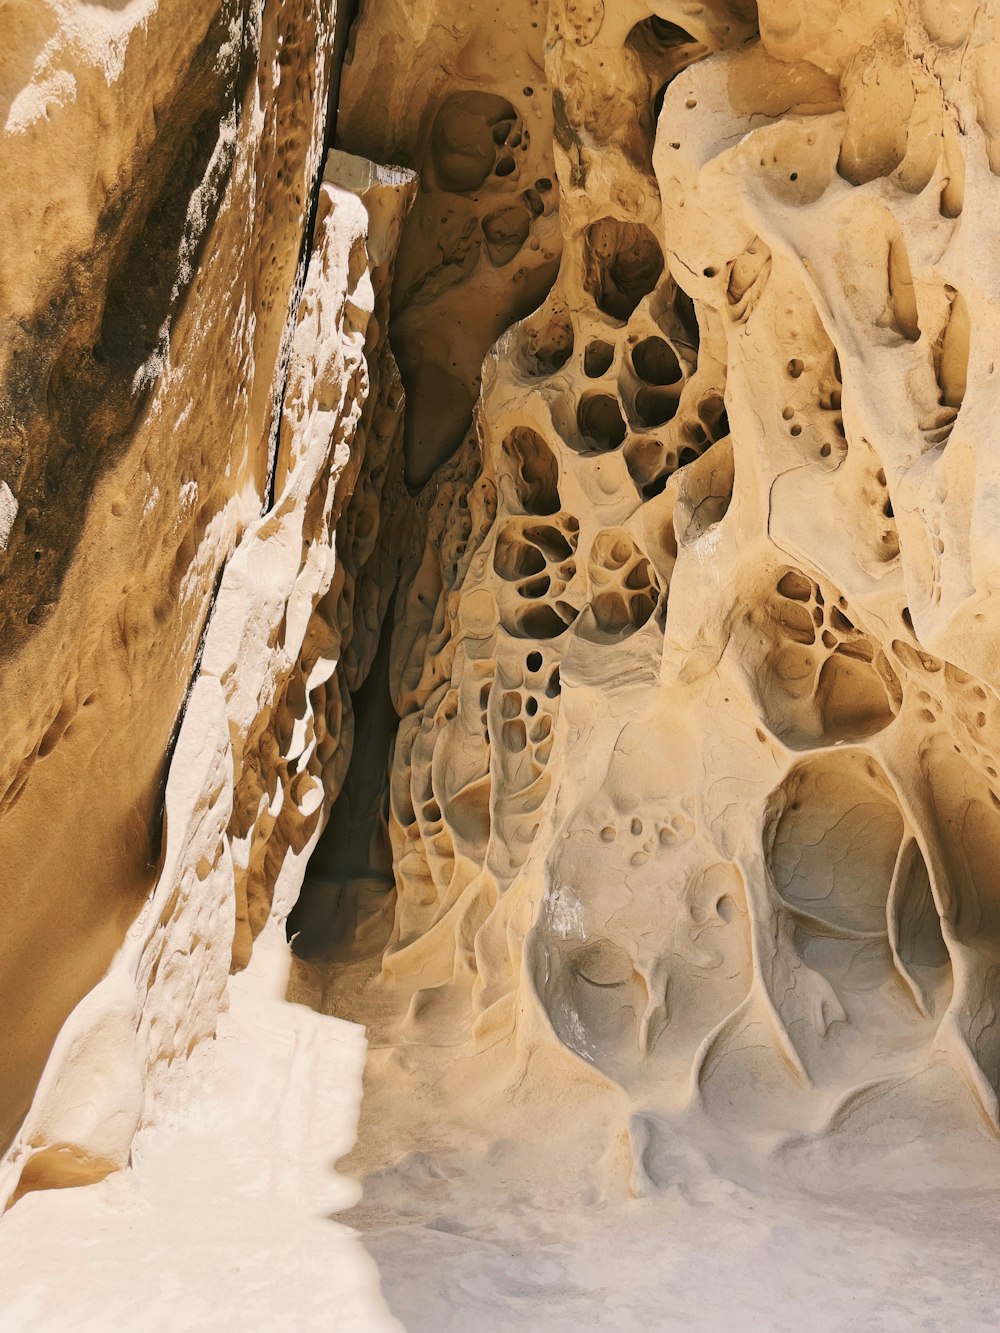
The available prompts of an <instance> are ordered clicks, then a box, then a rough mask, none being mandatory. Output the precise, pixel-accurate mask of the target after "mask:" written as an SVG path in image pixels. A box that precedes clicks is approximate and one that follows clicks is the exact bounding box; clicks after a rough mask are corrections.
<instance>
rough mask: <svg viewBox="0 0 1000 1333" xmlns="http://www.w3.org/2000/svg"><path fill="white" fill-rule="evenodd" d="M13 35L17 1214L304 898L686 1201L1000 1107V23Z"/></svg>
mask: <svg viewBox="0 0 1000 1333" xmlns="http://www.w3.org/2000/svg"><path fill="white" fill-rule="evenodd" d="M139 8H142V13H141V14H139V13H138V9H139ZM195 8H197V7H195ZM0 12H2V13H4V14H5V15H6V16H7V17H6V19H5V21H6V22H8V23H9V24H11V25H12V31H14V32H15V34H16V41H15V42H14V43H13V44H12V47H11V51H12V54H11V53H8V54H7V55H6V57H5V59H6V61H7V66H6V68H5V69H4V71H3V73H2V76H0V96H3V97H5V98H6V99H7V102H6V107H5V111H6V129H5V133H4V136H3V138H2V139H0V171H2V172H3V176H4V179H5V180H6V181H7V182H8V189H7V190H6V191H5V192H4V199H5V200H6V202H5V203H4V205H2V207H3V208H4V209H5V210H6V211H5V212H3V213H0V235H2V236H5V237H10V236H13V237H15V238H18V239H17V243H16V244H15V245H12V246H11V247H10V248H9V249H7V250H5V251H4V253H5V255H6V256H7V258H6V260H4V261H0V263H3V265H4V267H3V268H2V269H0V301H2V306H0V317H2V319H3V329H4V333H3V338H2V341H0V383H2V385H3V395H4V396H3V398H2V399H0V427H2V429H3V432H4V436H3V449H4V453H3V459H4V469H5V471H4V474H3V478H2V481H0V533H2V536H3V561H4V564H3V570H2V578H3V587H4V589H5V592H6V596H5V598H4V603H3V615H4V619H3V627H2V636H3V639H2V644H0V649H2V651H3V653H4V661H5V668H6V669H5V671H4V681H3V685H2V690H0V710H2V716H3V719H4V726H5V736H6V738H7V744H6V746H5V750H4V757H3V762H4V767H3V772H4V774H5V777H4V782H3V790H4V793H5V794H4V796H3V798H2V800H3V804H2V806H0V847H2V854H3V863H4V865H5V868H6V881H7V885H8V888H7V893H6V895H5V899H4V904H3V909H2V910H3V913H4V923H5V925H4V934H3V945H2V949H3V953H2V954H0V987H2V992H0V993H2V995H3V1001H4V1006H5V1010H6V1011H7V1012H8V1013H10V1014H11V1015H13V1019H14V1021H12V1022H11V1023H10V1024H9V1026H8V1029H7V1032H6V1034H5V1036H4V1037H3V1039H2V1040H3V1042H4V1043H5V1044H4V1045H3V1046H2V1047H0V1051H2V1054H0V1060H2V1062H3V1065H4V1067H5V1069H6V1070H7V1071H9V1072H8V1073H7V1074H6V1075H5V1077H4V1080H3V1088H4V1098H5V1100H4V1103H3V1105H4V1110H3V1126H4V1130H3V1133H4V1137H5V1139H7V1140H13V1146H12V1148H11V1150H10V1153H9V1154H8V1158H7V1167H6V1170H7V1179H6V1183H5V1186H4V1188H5V1198H9V1197H13V1196H14V1195H15V1194H16V1193H17V1192H18V1191H24V1190H26V1189H29V1188H33V1187H36V1186H38V1185H42V1184H51V1183H67V1182H69V1181H72V1180H74V1179H91V1178H94V1177H96V1176H100V1175H101V1174H103V1173H105V1172H106V1171H108V1170H109V1169H111V1168H112V1167H114V1166H118V1165H121V1164H123V1163H124V1162H125V1161H126V1160H127V1158H128V1153H129V1145H130V1143H131V1140H132V1135H133V1133H134V1132H135V1129H136V1127H137V1126H138V1125H140V1124H142V1123H145V1122H146V1121H148V1120H149V1119H150V1118H151V1117H153V1109H154V1108H155V1106H156V1105H157V1104H158V1099H159V1098H161V1097H162V1095H163V1086H164V1082H165V1080H164V1077H163V1075H164V1073H165V1071H166V1070H167V1069H168V1068H169V1066H170V1065H171V1064H172V1063H173V1062H174V1061H178V1060H183V1058H184V1057H185V1055H186V1054H187V1053H188V1052H189V1051H190V1050H191V1049H192V1048H193V1046H194V1045H196V1044H197V1043H198V1042H199V1041H201V1040H202V1039H203V1038H204V1037H206V1036H208V1035H210V1034H211V1033H212V1032H213V1031H214V1025H215V1019H216V1014H217V1011H218V1008H219V1005H220V1003H222V1000H223V995H224V992H225V987H226V976H227V974H228V972H229V970H230V967H233V968H235V969H239V968H241V967H243V966H244V965H245V964H246V963H247V961H248V959H249V957H250V954H251V950H252V946H253V940H254V938H255V936H256V935H257V934H258V933H259V932H260V930H261V929H262V928H263V926H264V923H265V922H266V921H267V920H268V919H269V917H271V916H274V917H276V918H277V919H278V920H279V921H284V919H285V918H286V917H287V916H288V914H289V913H291V916H290V918H289V933H290V935H291V936H292V937H293V945H294V948H295V950H296V953H297V954H298V956H299V960H300V961H299V963H298V965H297V968H296V976H295V981H294V985H293V989H292V992H291V994H292V995H293V996H294V997H295V998H300V999H305V1000H307V1001H308V1002H310V1003H312V1004H313V1005H314V1006H315V1007H317V1008H319V1009H320V1010H323V1011H326V1012H330V1013H336V1014H338V1015H341V1016H350V1017H352V1018H355V1019H357V1020H358V1021H360V1022H363V1023H365V1024H367V1025H368V1026H369V1028H370V1033H371V1037H372V1040H373V1042H374V1043H375V1044H376V1045H378V1046H380V1047H385V1048H389V1049H390V1050H397V1051H398V1050H400V1049H402V1048H404V1047H405V1048H406V1049H407V1058H408V1059H410V1058H414V1059H417V1060H418V1061H419V1057H412V1052H413V1051H421V1050H426V1051H433V1050H435V1049H438V1048H440V1047H448V1048H458V1049H460V1051H461V1053H463V1054H464V1055H465V1056H466V1057H468V1058H469V1059H471V1058H473V1057H474V1055H475V1054H476V1053H477V1052H484V1051H491V1052H492V1053H493V1054H492V1056H491V1059H492V1060H493V1061H494V1062H495V1064H496V1065H497V1066H498V1067H499V1069H500V1073H499V1074H498V1075H497V1077H498V1078H499V1080H500V1083H501V1084H503V1085H504V1086H506V1087H511V1086H513V1085H515V1084H516V1085H517V1086H518V1087H520V1086H521V1084H523V1083H525V1081H527V1082H528V1083H529V1084H530V1083H531V1081H532V1080H539V1079H550V1080H556V1081H558V1080H560V1079H563V1080H567V1081H568V1083H573V1082H575V1083H576V1084H579V1083H581V1081H582V1082H583V1083H584V1084H586V1085H587V1086H588V1087H590V1088H593V1089H598V1090H600V1091H601V1092H602V1093H606V1094H607V1096H608V1097H609V1098H610V1099H611V1100H612V1101H613V1102H614V1105H615V1106H616V1107H621V1106H627V1107H628V1108H629V1109H628V1115H629V1117H630V1118H629V1120H628V1126H629V1128H628V1134H627V1137H628V1147H627V1153H628V1158H629V1165H628V1168H627V1171H626V1174H627V1175H628V1176H629V1179H630V1180H631V1182H632V1185H631V1187H630V1188H632V1189H633V1191H634V1192H639V1193H641V1192H643V1191H644V1190H645V1189H647V1188H653V1187H654V1186H655V1184H656V1183H657V1182H656V1173H655V1170H653V1168H652V1167H651V1166H650V1165H649V1164H650V1162H652V1161H653V1160H654V1158H655V1152H653V1150H652V1149H651V1148H650V1137H651V1135H655V1130H654V1128H651V1126H654V1127H655V1125H656V1124H657V1123H659V1121H658V1120H657V1117H664V1118H667V1119H669V1118H670V1117H675V1118H676V1117H680V1116H688V1117H690V1116H692V1115H703V1116H704V1118H705V1119H706V1120H707V1121H708V1122H712V1123H717V1124H722V1125H724V1126H737V1125H738V1127H739V1131H740V1132H741V1133H743V1134H746V1135H748V1136H751V1137H755V1138H757V1139H758V1140H760V1141H763V1142H767V1143H768V1144H772V1145H773V1144H775V1143H778V1142H786V1143H787V1142H790V1141H792V1139H793V1138H794V1137H795V1136H797V1135H803V1134H807V1135H808V1134H816V1133H820V1132H823V1133H825V1132H830V1131H834V1130H842V1129H844V1128H845V1127H847V1128H850V1127H851V1126H852V1125H855V1124H860V1123H863V1124H869V1123H871V1122H872V1121H874V1120H878V1119H879V1118H880V1117H881V1118H883V1119H887V1118H890V1117H892V1116H897V1115H906V1116H907V1117H912V1118H915V1119H916V1120H917V1121H921V1120H923V1121H926V1122H927V1123H934V1124H938V1125H940V1124H946V1123H949V1122H950V1121H954V1122H956V1123H957V1122H961V1123H962V1124H965V1123H967V1122H970V1121H974V1120H975V1118H976V1117H977V1116H981V1117H982V1118H983V1120H984V1121H985V1123H987V1124H988V1125H989V1126H991V1128H992V1130H993V1132H1000V1100H998V1097H1000V1036H998V1022H997V1020H998V1005H1000V973H998V967H997V961H996V959H997V939H998V938H1000V935H998V932H1000V915H998V913H997V912H996V911H994V907H993V899H994V898H997V897H998V890H997V884H996V881H997V877H998V874H1000V858H998V854H997V851H996V848H997V846H998V845H1000V776H998V770H1000V754H998V752H997V746H996V744H995V743H994V742H993V741H992V739H991V738H992V735H993V731H994V729H995V728H996V726H997V725H998V723H1000V703H998V693H997V691H998V689H1000V668H998V666H997V663H998V661H1000V656H998V653H1000V643H998V632H1000V613H998V611H997V607H996V604H995V601H996V594H995V592H994V589H995V587H996V586H997V583H998V580H1000V543H998V538H997V535H996V532H995V528H996V523H995V510H996V503H995V494H996V481H995V479H994V478H993V475H992V469H993V461H992V453H993V446H992V442H991V441H992V430H993V427H992V415H993V414H992V399H993V395H994V392H995V383H994V379H995V375H996V366H997V364H998V363H1000V347H994V342H995V341H996V328H997V320H996V318H995V311H994V309H993V307H994V303H995V301H996V300H997V293H996V292H995V290H994V289H995V288H996V286H997V283H998V276H997V265H996V263H995V249H996V247H995V243H994V231H995V229H996V225H997V224H996V218H997V217H998V216H1000V212H998V203H1000V100H998V97H1000V94H998V91H997V89H998V88H1000V55H998V53H1000V14H998V13H996V12H994V9H993V6H992V5H985V6H983V5H978V6H974V5H971V4H965V3H946V2H945V0H940V2H939V0H898V2H897V3H893V4H889V5H878V4H874V3H872V0H846V3H839V4H837V5H833V4H829V3H827V0H821V2H820V3H811V4H806V3H805V0H761V3H760V5H759V12H758V9H757V8H755V6H754V5H753V4H752V3H751V2H750V0H712V3H704V4H702V3H694V2H693V0H690V2H689V0H616V3H614V4H612V3H605V2H604V0H548V3H544V2H543V0H512V3H510V4H508V5H506V6H504V7H502V8H501V7H499V6H497V7H492V8H491V7H487V8H486V9H485V10H480V9H479V8H477V7H475V6H473V7H470V6H469V5H467V4H457V3H453V0H364V2H363V3H362V5H361V7H360V12H359V14H358V16H357V19H356V21H355V25H354V28H353V31H352V33H351V37H350V41H349V44H348V46H347V49H346V53H345V54H344V60H343V68H342V70H341V69H339V68H337V66H338V65H339V55H338V50H339V48H338V47H337V46H336V45H335V43H334V27H335V24H334V18H335V15H334V14H333V12H332V8H331V6H330V5H328V4H324V3H321V0H287V3H285V4H276V3H272V0H254V2H253V3H249V2H248V3H247V4H245V5H243V6H242V7H238V6H236V5H235V4H230V3H228V0H215V2H214V3H213V4H212V5H211V6H209V7H208V9H206V10H205V11H204V12H202V10H201V9H199V10H198V15H197V22H196V21H195V18H194V9H193V8H192V6H190V5H185V4H183V3H181V0H172V2H170V3H168V0H160V3H159V5H158V6H155V5H153V4H149V5H147V6H145V7H141V6H137V4H136V3H135V0H133V4H131V5H129V6H126V7H125V8H124V9H122V10H114V9H112V10H109V11H102V14H101V18H100V20H98V19H97V18H95V17H93V16H91V17H90V18H89V19H87V20H86V21H84V20H83V19H80V20H79V22H78V21H77V20H76V19H73V18H72V17H69V18H66V17H63V18H59V16H58V13H57V9H56V7H52V8H50V7H49V6H48V5H46V6H42V7H39V6H38V5H36V4H35V3H34V0H7V3H6V5H3V6H0ZM341 18H342V19H343V18H344V15H343V14H342V16H341ZM343 35H344V23H343V22H342V23H341V37H343ZM165 53H169V59H168V58H167V56H166V54H165ZM332 67H333V68H334V71H335V73H336V74H337V76H338V77H339V78H340V80H341V83H340V94H339V110H338V114H337V145H338V148H337V150H336V151H334V152H333V153H331V155H330V156H329V157H328V158H327V164H326V169H325V173H324V174H322V179H321V180H320V179H319V177H320V174H321V173H320V157H321V152H322V148H323V143H324V134H325V128H326V122H327V117H326V93H327V87H328V84H329V82H330V78H331V68H332ZM70 90H71V91H70ZM8 93H9V94H10V95H8ZM81 145H87V146H88V149H89V151H87V152H81V151H80V150H81ZM375 164H378V165H375ZM314 199H315V206H313V204H312V201H313V200H314ZM396 358H398V366H399V368H398V371H397V368H396ZM404 391H405V394H404ZM355 713H356V714H357V735H358V737H359V738H363V739H362V741H361V743H359V744H358V745H356V746H353V752H354V758H353V761H352V737H353V734H354V732H353V728H354V725H355V724H354V721H353V718H354V715H355ZM397 719H398V727H397ZM389 770H391V771H389ZM95 791H97V792H98V793H99V795H95ZM331 812H332V813H331ZM328 816H329V823H327V819H328ZM161 824H162V830H161ZM324 826H325V827H326V832H325V833H324V832H323V830H324ZM310 858H312V859H311V861H310ZM307 864H308V874H307ZM304 878H305V881H306V882H305V887H304V889H303V891H302V896H301V898H299V900H298V902H297V903H296V898H297V895H298V893H299V887H300V885H301V884H302V881H303V879H304ZM998 901H1000V899H998ZM74 1006H75V1008H74ZM71 1011H72V1012H71ZM57 1034H58V1035H57ZM428 1058H432V1057H428ZM46 1061H47V1064H46ZM43 1066H44V1074H43V1073H42V1070H43ZM381 1067H382V1066H378V1065H377V1064H376V1065H374V1066H373V1068H375V1069H376V1070H377V1068H381ZM491 1067H492V1066H491ZM373 1077H374V1076H373ZM39 1079H41V1081H40V1082H39ZM71 1094H72V1095H71ZM82 1103H86V1104H87V1105H88V1106H89V1107H90V1109H89V1110H88V1111H86V1112H85V1113H84V1112H81V1111H80V1110H79V1109H78V1108H79V1105H80V1104H82ZM29 1104H30V1110H29V1109H28V1108H29ZM636 1182H638V1183H636Z"/></svg>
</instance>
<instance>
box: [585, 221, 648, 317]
mask: <svg viewBox="0 0 1000 1333" xmlns="http://www.w3.org/2000/svg"><path fill="white" fill-rule="evenodd" d="M584 259H585V264H586V286H587V290H588V291H589V292H591V293H592V294H593V297H594V301H595V302H596V304H597V307H598V309H599V310H603V311H604V313H605V314H606V315H610V316H611V317H612V318H613V319H618V320H623V321H624V320H627V319H629V317H630V316H631V315H632V313H633V311H634V310H635V308H636V306H638V304H639V302H640V301H641V300H642V299H643V298H644V297H646V296H648V295H649V293H650V292H651V291H652V290H653V288H654V287H655V286H656V284H657V282H658V281H659V278H660V274H661V273H662V272H663V251H662V250H661V249H660V247H659V245H658V244H657V241H656V238H655V237H654V236H653V233H652V232H651V231H650V230H649V228H648V227H646V226H645V225H644V224H642V223H636V222H621V221H619V220H618V219H617V218H602V219H601V220H600V221H599V222H592V223H591V224H590V226H589V227H588V228H587V234H586V242H585V249H584Z"/></svg>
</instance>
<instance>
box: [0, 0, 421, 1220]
mask: <svg viewBox="0 0 1000 1333" xmlns="http://www.w3.org/2000/svg"><path fill="white" fill-rule="evenodd" d="M196 9H197V13H195V10H196ZM10 11H11V6H10V5H7V6H6V7H5V13H4V21H5V23H6V22H7V21H8V19H9V20H10V22H11V23H12V24H13V32H14V36H15V37H16V39H17V40H16V41H14V43H13V48H12V50H13V53H12V54H10V55H8V63H7V66H6V68H5V70H4V78H3V83H2V86H3V87H4V89H5V90H9V92H10V102H9V105H8V106H7V108H6V111H7V121H6V126H5V132H4V135H3V137H2V138H0V172H2V173H3V175H4V178H5V180H6V182H7V188H6V190H5V192H4V199H5V206H6V207H7V208H8V209H9V213H8V216H7V217H6V219H5V220H3V221H2V222H0V227H2V229H3V230H2V234H3V235H5V236H7V237H9V238H13V240H14V242H15V243H13V244H11V245H9V246H6V247H5V249H4V253H5V255H6V256H7V268H8V270H9V272H8V274H7V276H6V277H5V279H4V282H3V284H2V288H0V289H2V291H3V301H4V303H5V305H4V308H3V309H2V311H0V315H2V317H3V320H4V335H3V339H2V341H0V357H3V358H4V361H3V365H4V376H5V378H4V379H3V394H4V396H3V398H2V400H0V425H2V427H3V430H4V449H5V453H4V455H3V456H4V459H5V471H4V474H3V482H2V485H3V491H2V494H3V505H4V509H3V513H4V525H5V526H4V532H3V538H4V544H3V555H4V559H5V561H6V565H5V569H4V573H3V579H4V582H3V586H4V588H5V590H6V596H5V601H4V617H5V618H4V624H3V635H4V640H3V645H2V646H3V651H4V654H5V657H4V673H3V681H2V688H0V710H2V716H3V719H4V732H5V745H4V750H3V760H4V764H5V766H6V767H5V770H4V771H5V772H6V774H7V776H6V778H5V780H4V795H3V804H2V808H0V848H2V852H3V859H4V877H3V881H4V900H3V903H2V914H3V915H2V919H3V931H2V935H0V940H2V948H3V954H2V963H0V987H2V996H3V1007H4V1012H5V1016H6V1022H5V1028H4V1035H3V1038H2V1040H3V1041H4V1042H5V1043H6V1044H5V1045H4V1046H3V1048H2V1050H0V1067H2V1070H3V1077H2V1080H0V1085H2V1094H3V1098H4V1103H3V1107H4V1109H3V1121H2V1125H3V1129H2V1138H3V1140H4V1146H6V1144H7V1143H9V1142H10V1140H11V1137H12V1135H14V1134H15V1131H17V1133H16V1137H15V1138H14V1141H13V1144H12V1145H11V1147H10V1150H9V1152H8V1153H7V1155H6V1157H5V1159H4V1163H3V1186H2V1194H3V1198H4V1200H5V1201H8V1200H9V1199H10V1198H12V1197H16V1195H17V1194H18V1193H20V1192H23V1191H24V1190H25V1189H30V1188H36V1187H38V1186H49V1185H53V1184H67V1183H73V1182H74V1181H77V1180H81V1181H85V1180H89V1179H93V1178H95V1177H98V1176H100V1175H102V1174H104V1173H105V1172H107V1171H108V1170H109V1169H111V1168H113V1167H115V1166H119V1165H122V1164H124V1162H126V1161H127V1160H128V1155H129V1151H130V1146H131V1142H132V1137H133V1135H134V1133H135V1131H136V1129H137V1127H138V1126H140V1125H142V1124H144V1123H148V1122H149V1121H150V1120H152V1119H155V1116H156V1108H157V1105H158V1103H159V1099H160V1098H161V1097H162V1095H163V1094H164V1090H165V1086H166V1076H167V1074H168V1073H169V1070H170V1067H171V1066H172V1065H173V1064H174V1063H175V1062H177V1061H183V1060H184V1058H185V1057H186V1056H187V1054H188V1053H189V1052H190V1051H191V1050H192V1049H193V1047H194V1046H195V1045H196V1044H197V1043H199V1042H200V1041H201V1040H203V1039H204V1038H205V1037H208V1036H211V1035H212V1033H213V1032H214V1030H215V1020H216V1015H217V1013H218V1011H219V1007H220V1005H221V1004H223V1003H224V996H225V988H226V980H227V977H228V975H229V973H230V970H231V968H239V967H242V966H243V965H244V964H245V963H246V961H247V959H248V957H249V953H250V949H251V947H252V940H253V937H254V936H255V935H256V934H257V933H258V932H259V930H260V929H261V928H262V926H263V924H264V922H265V921H266V919H267V917H268V915H269V914H270V913H272V912H273V913H275V914H277V915H279V916H284V915H287V912H288V910H289V908H290V906H291V904H292V902H293V901H294V899H295V896H296V893H297V891H298V886H299V883H300V882H301V878H302V874H303V873H304V869H305V865H306V862H307V860H308V857H309V853H310V851H311V849H312V847H313V845H314V843H315V841H316V838H317V837H318V836H319V832H320V830H321V827H322V824H323V822H324V820H325V818H326V815H327V812H328V809H329V806H330V803H331V801H332V799H333V797H334V796H335V795H336V792H337V790H338V787H339V784H340V782H341V781H342V778H343V774H344V771H345V770H346V766H347V762H348V757H349V754H350V743H351V716H350V693H349V689H350V686H351V684H352V683H353V682H354V679H355V677H363V675H364V674H365V672H366V671H367V669H368V664H369V663H370V661H371V658H372V657H373V656H374V653H375V650H376V647H377V644H378V641H379V634H380V626H381V619H382V617H383V615H384V612H385V608H386V604H387V602H388V599H389V596H390V595H391V589H392V583H393V576H392V575H390V576H388V577H384V578H383V577H382V576H381V574H380V573H379V571H378V569H377V567H376V568H374V570H373V569H369V568H368V567H369V565H370V564H371V560H372V556H373V553H374V552H375V548H376V543H377V538H378V534H379V527H380V522H381V516H382V512H383V511H382V505H383V503H388V502H389V500H390V497H391V496H392V494H393V493H394V490H400V489H401V488H402V450H401V445H402V441H401V403H402V390H401V388H400V385H399V378H398V373H397V372H396V369H395V363H394V360H393V358H392V355H391V353H390V351H389V349H388V343H387V341H386V337H385V326H386V323H387V311H388V290H389V285H390V281H391V273H392V264H393V259H394V254H395V248H396V244H397V241H398V232H399V226H400V223H401V220H402V217H403V215H404V214H405V211H406V209H407V207H408V205H409V203H410V200H411V196H412V190H413V185H412V179H411V176H410V175H409V174H408V173H407V172H405V171H398V170H382V169H377V168H372V167H371V164H369V163H367V162H361V161H358V160H356V159H353V158H350V157H348V156H346V155H343V154H333V155H332V156H331V157H330V159H329V160H328V162H327V166H326V174H325V176H324V177H323V179H322V182H321V183H320V182H319V181H318V180H317V177H318V176H319V173H320V168H321V163H322V157H323V141H324V134H325V131H326V125H327V116H328V107H327V91H328V87H329V83H330V77H331V53H332V52H333V50H334V38H335V20H336V17H337V16H336V12H335V8H334V6H333V5H332V4H329V3H326V2H325V0H323V2H322V3H313V2H312V0H302V2H301V3H290V4H279V5H273V4H251V3H248V4H245V5H235V4H228V3H225V4H221V5H214V6H210V7H209V8H208V9H207V10H206V9H205V8H204V7H200V8H199V7H197V6H195V7H192V6H191V5H190V4H169V3H164V4H161V5H159V6H155V5H152V4H149V5H135V4H133V5H130V6H127V7H126V8H125V9H124V10H120V11H115V13H114V14H113V15H112V14H111V13H110V12H108V14H107V15H106V16H104V12H103V11H102V12H101V16H100V17H95V15H94V13H93V11H92V10H88V13H87V14H86V15H84V14H82V13H81V12H79V11H77V10H75V9H74V8H73V7H70V8H69V9H66V7H58V6H52V7H51V8H50V7H49V6H37V7H36V6H34V5H19V4H15V5H14V6H13V12H10ZM42 11H44V13H42ZM307 242H308V245H307ZM310 249H311V252H312V253H311V258H310V259H309V265H308V272H306V259H307V254H308V251H309V250H310ZM335 534H338V535H337V537H336V541H335ZM376 565H377V560H376ZM366 570H367V573H366ZM356 625H357V626H358V627H359V629H358V632H357V633H355V626H356ZM342 662H343V664H344V665H343V670H342V671H338V667H339V666H340V664H341V663H342ZM74 1006H75V1007H74ZM67 1016H68V1017H67ZM57 1034H58V1036H57ZM53 1043H54V1044H53ZM43 1066H44V1073H42V1070H43ZM40 1075H41V1082H40V1083H39V1076H40ZM32 1098H34V1100H33V1101H32ZM29 1103H31V1106H30V1110H28V1106H29ZM26 1112H27V1116H26V1118H25V1115H26Z"/></svg>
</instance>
